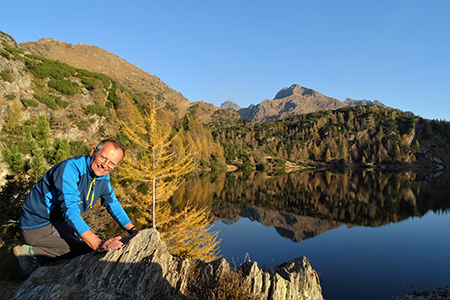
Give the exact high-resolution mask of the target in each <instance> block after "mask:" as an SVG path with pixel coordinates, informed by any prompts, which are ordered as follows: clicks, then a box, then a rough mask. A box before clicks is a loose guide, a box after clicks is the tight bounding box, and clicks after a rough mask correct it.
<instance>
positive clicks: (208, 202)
mask: <svg viewBox="0 0 450 300" xmlns="http://www.w3.org/2000/svg"><path fill="white" fill-rule="evenodd" d="M449 196H450V176H449V174H441V175H440V176H439V177H437V178H435V179H434V180H430V179H428V180H425V179H419V178H417V174H416V173H414V172H402V173H394V172H378V171H354V170H348V171H345V172H342V173H333V172H328V171H320V172H302V173H291V174H285V175H279V176H268V175H267V174H266V173H259V172H254V173H251V174H245V173H237V172H236V173H231V174H227V175H225V174H219V175H211V174H205V175H203V176H201V177H195V178H191V179H189V180H187V181H186V182H185V184H184V185H183V186H182V187H181V188H180V189H179V190H178V191H177V193H176V194H175V195H174V197H173V198H172V200H171V201H172V205H173V206H175V207H180V208H181V207H183V206H184V205H186V204H187V203H191V204H196V205H198V206H200V207H210V209H211V212H212V214H213V215H214V216H215V217H216V218H218V219H222V220H228V222H233V220H235V219H237V218H239V217H247V218H250V219H252V220H257V221H259V222H260V223H263V224H264V225H266V226H275V227H276V228H277V231H278V232H280V234H281V235H283V236H285V237H288V238H290V239H292V240H294V241H301V240H303V239H305V238H307V237H312V236H316V235H317V234H320V233H321V232H324V231H326V230H327V228H328V229H332V228H337V227H339V226H341V225H342V224H346V225H347V226H351V225H356V226H370V227H378V226H381V225H386V224H389V223H393V222H399V221H402V220H405V219H408V218H410V217H413V216H423V215H424V214H425V213H426V212H427V211H429V210H432V211H435V212H436V211H440V210H442V211H448V210H449V207H450V201H448V199H449ZM301 217H302V218H301ZM305 217H311V218H314V219H309V218H305ZM299 224H304V225H305V226H303V227H302V228H299ZM300 230H301V231H302V232H300Z"/></svg>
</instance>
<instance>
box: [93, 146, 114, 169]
mask: <svg viewBox="0 0 450 300" xmlns="http://www.w3.org/2000/svg"><path fill="white" fill-rule="evenodd" d="M95 153H97V160H98V161H99V162H101V163H102V164H106V166H107V167H108V168H109V169H110V170H112V169H114V168H115V167H117V165H118V164H115V163H113V162H112V161H111V160H109V158H107V157H105V156H103V155H101V154H100V153H98V149H95Z"/></svg>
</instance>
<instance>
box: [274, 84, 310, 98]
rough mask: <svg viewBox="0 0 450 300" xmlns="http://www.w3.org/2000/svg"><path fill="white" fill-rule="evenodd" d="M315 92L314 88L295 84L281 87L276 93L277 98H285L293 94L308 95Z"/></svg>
mask: <svg viewBox="0 0 450 300" xmlns="http://www.w3.org/2000/svg"><path fill="white" fill-rule="evenodd" d="M314 93H315V91H314V90H312V89H309V88H305V87H303V86H301V85H299V84H293V85H291V86H290V87H285V88H283V89H281V90H280V91H279V92H278V93H277V94H276V95H275V98H273V99H274V100H275V99H283V98H286V97H289V96H292V95H300V96H306V95H313V94H314Z"/></svg>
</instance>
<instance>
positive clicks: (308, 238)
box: [174, 171, 450, 300]
mask: <svg viewBox="0 0 450 300" xmlns="http://www.w3.org/2000/svg"><path fill="white" fill-rule="evenodd" d="M195 180H197V182H196V183H194V181H195ZM195 180H194V179H193V181H191V182H190V183H187V184H186V185H185V186H184V189H183V188H182V189H181V190H182V192H181V193H182V194H183V195H184V197H185V198H186V197H189V195H190V194H192V193H190V192H189V190H197V191H198V187H199V184H200V185H201V190H202V191H203V195H199V194H197V195H196V196H192V195H191V198H195V199H197V201H199V202H202V203H201V205H208V206H210V207H211V212H212V213H213V215H215V217H216V221H215V222H214V226H213V227H212V229H211V230H214V231H220V233H219V238H220V239H222V242H221V246H220V249H221V252H220V254H221V255H222V256H223V257H224V258H226V259H227V260H228V261H229V262H230V263H235V264H237V265H239V264H241V263H243V262H244V261H245V260H246V259H248V258H250V260H252V261H256V262H257V263H258V265H259V266H260V267H274V266H275V265H278V264H280V263H283V262H286V261H288V260H291V259H294V258H296V257H299V256H306V257H307V258H308V260H309V261H310V263H311V265H312V267H313V269H315V270H316V271H317V272H318V273H319V278H320V284H321V287H322V293H323V296H324V298H325V299H329V300H338V299H339V300H340V299H347V300H351V299H366V300H371V299H394V298H395V296H402V295H406V294H410V293H411V292H413V291H423V290H426V289H431V288H438V287H442V286H446V285H450V214H448V212H449V211H450V209H449V208H450V176H448V175H446V174H441V175H440V176H438V177H437V178H435V179H433V180H432V179H430V178H423V177H422V178H419V177H418V175H417V174H415V173H385V174H383V173H380V172H355V171H346V172H343V173H331V172H314V173H298V174H288V175H280V176H268V175H267V174H263V173H254V174H250V175H249V174H247V175H245V174H239V173H234V174H228V175H227V176H218V177H209V176H207V177H205V178H202V179H195ZM196 187H197V188H196ZM191 192H192V191H191ZM175 199H176V197H175ZM179 199H180V195H178V200H174V201H175V204H176V202H177V201H178V202H180V201H182V200H179ZM185 201H187V200H185Z"/></svg>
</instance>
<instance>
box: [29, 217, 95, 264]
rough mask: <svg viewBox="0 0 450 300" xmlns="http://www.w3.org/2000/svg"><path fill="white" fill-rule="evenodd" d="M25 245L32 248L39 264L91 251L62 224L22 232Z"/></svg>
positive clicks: (73, 232)
mask: <svg viewBox="0 0 450 300" xmlns="http://www.w3.org/2000/svg"><path fill="white" fill-rule="evenodd" d="M22 236H23V238H24V241H25V243H26V244H28V245H30V246H32V251H33V253H34V255H35V256H36V258H37V260H38V261H39V263H40V264H45V263H48V262H51V261H55V260H59V259H66V258H73V257H75V256H78V255H81V254H85V253H88V252H90V251H92V249H91V248H89V246H88V245H86V244H85V243H84V242H83V241H82V240H81V239H80V238H79V237H78V236H77V234H76V233H75V231H74V230H73V229H72V228H71V227H70V226H68V225H67V224H64V223H55V224H54V225H48V226H45V227H43V228H38V229H32V230H25V231H22Z"/></svg>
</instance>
